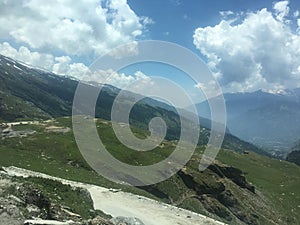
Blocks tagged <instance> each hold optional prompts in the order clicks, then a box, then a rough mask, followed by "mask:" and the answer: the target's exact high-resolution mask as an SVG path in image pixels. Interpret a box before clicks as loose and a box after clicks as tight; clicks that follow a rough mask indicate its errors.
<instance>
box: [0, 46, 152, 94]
mask: <svg viewBox="0 0 300 225" xmlns="http://www.w3.org/2000/svg"><path fill="white" fill-rule="evenodd" d="M0 54H2V55H5V56H7V57H10V58H13V59H15V60H18V61H20V62H23V63H26V64H28V65H30V66H36V67H38V68H42V69H46V70H48V71H50V72H53V73H55V74H58V75H67V76H72V77H74V78H77V79H79V80H83V81H93V82H97V83H103V84H110V85H113V86H116V87H118V88H126V87H127V86H128V85H129V84H132V83H134V82H137V81H140V83H139V84H138V85H137V86H136V87H135V89H134V90H132V91H134V92H136V93H142V92H143V89H144V88H145V87H149V85H150V84H151V79H150V77H149V76H147V75H145V74H144V73H143V72H141V71H137V72H135V73H134V74H132V75H127V74H125V73H118V72H116V71H113V70H111V69H109V70H105V71H104V70H97V71H91V70H90V69H89V67H87V66H86V65H84V64H83V63H74V62H73V61H72V59H71V58H70V57H69V56H60V57H54V56H53V55H51V54H42V53H38V52H31V51H30V50H29V49H28V48H26V47H24V46H22V47H20V48H19V49H15V48H14V47H12V46H11V45H10V44H9V43H7V42H4V43H3V44H0Z"/></svg>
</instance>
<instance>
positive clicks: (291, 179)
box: [218, 151, 300, 224]
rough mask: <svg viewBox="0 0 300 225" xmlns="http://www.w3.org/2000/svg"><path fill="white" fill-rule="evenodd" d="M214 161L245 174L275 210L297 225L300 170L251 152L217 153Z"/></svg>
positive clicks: (290, 164)
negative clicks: (289, 217)
mask: <svg viewBox="0 0 300 225" xmlns="http://www.w3.org/2000/svg"><path fill="white" fill-rule="evenodd" d="M218 159H219V160H220V161H221V162H223V163H226V164H228V165H232V166H234V167H237V168H239V169H241V170H242V171H244V172H245V174H246V178H247V179H248V181H250V182H252V183H253V184H254V185H255V186H256V187H257V189H258V190H260V191H262V192H263V193H264V195H266V196H267V197H269V199H270V200H271V201H272V203H273V204H274V206H276V208H277V209H278V211H281V212H283V214H284V215H290V216H291V217H294V218H295V220H296V221H297V223H296V224H299V223H300V167H299V166H296V165H294V164H292V163H289V162H286V161H280V160H276V159H272V158H268V157H263V156H260V155H257V154H255V153H250V154H249V155H242V154H238V153H235V152H232V151H221V152H220V154H219V155H218Z"/></svg>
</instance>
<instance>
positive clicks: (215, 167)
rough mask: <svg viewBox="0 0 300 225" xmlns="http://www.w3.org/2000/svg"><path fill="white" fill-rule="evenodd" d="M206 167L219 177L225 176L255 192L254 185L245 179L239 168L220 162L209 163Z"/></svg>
mask: <svg viewBox="0 0 300 225" xmlns="http://www.w3.org/2000/svg"><path fill="white" fill-rule="evenodd" d="M208 168H209V169H210V170H211V171H213V172H215V173H216V174H218V175H219V176H220V177H222V178H223V177H227V178H229V179H230V180H232V181H233V182H234V183H236V184H237V185H239V186H240V187H242V188H246V189H248V190H249V191H251V192H253V193H255V187H254V186H253V185H251V184H249V183H248V182H247V181H246V178H245V176H244V175H243V172H242V171H241V170H240V169H237V168H234V167H232V166H227V165H221V164H211V165H210V166H209V167H208Z"/></svg>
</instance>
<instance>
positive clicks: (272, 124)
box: [197, 88, 300, 157]
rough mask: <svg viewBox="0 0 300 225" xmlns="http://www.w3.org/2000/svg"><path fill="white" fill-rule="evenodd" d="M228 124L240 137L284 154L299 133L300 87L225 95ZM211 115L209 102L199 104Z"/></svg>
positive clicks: (277, 153) (200, 107)
mask: <svg viewBox="0 0 300 225" xmlns="http://www.w3.org/2000/svg"><path fill="white" fill-rule="evenodd" d="M224 98H225V101H226V110H227V127H228V128H229V130H230V132H231V133H232V134H234V135H236V136H237V137H239V138H242V139H244V140H246V141H249V142H251V143H254V144H256V145H258V146H260V147H263V148H266V149H268V151H270V152H272V154H275V155H277V156H280V157H284V156H285V155H286V153H287V152H288V150H289V149H290V148H291V147H292V145H293V143H295V141H297V139H298V137H299V133H300V88H298V89H294V90H286V91H285V92H284V93H282V94H271V93H266V92H263V91H261V90H260V91H256V92H252V93H234V94H224ZM197 109H198V112H199V115H200V116H203V117H206V118H210V109H209V107H208V103H207V101H204V102H202V103H200V104H198V105H197Z"/></svg>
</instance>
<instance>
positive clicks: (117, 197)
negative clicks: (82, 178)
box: [0, 167, 224, 225]
mask: <svg viewBox="0 0 300 225" xmlns="http://www.w3.org/2000/svg"><path fill="white" fill-rule="evenodd" d="M0 176H1V186H0V187H1V198H2V199H1V200H2V202H3V203H2V205H1V209H2V212H1V213H0V224H12V225H23V224H24V225H30V224H49V225H65V224H66V225H145V224H146V225H156V224H164V225H169V224H170V225H171V224H177V225H195V224H198V225H201V224H203V225H204V224H207V225H217V224H220V225H221V224H224V223H221V222H218V221H216V220H213V219H210V218H208V217H205V216H202V215H200V214H196V213H193V212H190V211H187V210H184V209H179V208H177V207H174V206H171V205H167V204H163V203H159V202H157V201H154V200H150V199H148V198H145V197H142V196H136V195H133V194H130V193H125V192H122V191H118V190H113V189H106V188H103V187H98V186H95V185H87V184H83V183H78V182H73V181H68V180H63V179H60V178H55V177H50V176H48V175H45V174H41V173H36V172H33V171H29V170H24V169H20V168H16V167H10V168H4V169H3V171H2V172H1V175H0ZM15 176H17V178H16V177H15ZM31 176H34V177H39V178H43V179H47V180H49V179H50V180H54V181H58V182H61V183H63V185H64V187H65V186H67V187H72V190H73V191H77V192H78V191H79V192H80V193H81V194H82V195H84V196H85V197H86V199H87V201H91V202H93V206H92V207H91V209H90V212H91V214H90V215H89V217H90V218H89V219H84V218H83V216H81V215H80V214H77V213H75V212H72V208H71V207H69V206H63V205H61V204H60V205H58V204H55V201H52V200H51V198H49V195H47V193H44V192H43V191H41V190H40V189H38V188H36V187H35V186H34V185H33V184H29V183H27V182H26V181H22V179H26V177H27V178H28V177H31ZM56 192H57V193H59V190H56ZM93 207H95V209H94V208H93ZM100 209H101V210H103V211H104V212H105V213H109V214H111V215H112V216H114V217H113V218H112V217H111V216H109V215H107V214H104V213H102V212H101V211H98V210H100ZM149 215H156V216H155V217H153V216H149ZM135 216H137V217H138V218H136V217H135ZM139 218H140V219H139Z"/></svg>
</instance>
